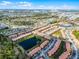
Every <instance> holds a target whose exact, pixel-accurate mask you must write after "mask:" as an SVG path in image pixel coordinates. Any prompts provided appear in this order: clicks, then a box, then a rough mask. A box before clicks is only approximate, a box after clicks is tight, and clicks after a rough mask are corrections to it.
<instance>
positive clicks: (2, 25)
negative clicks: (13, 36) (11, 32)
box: [0, 23, 8, 29]
mask: <svg viewBox="0 0 79 59" xmlns="http://www.w3.org/2000/svg"><path fill="white" fill-rule="evenodd" d="M6 28H8V26H7V25H6V24H4V23H1V24H0V29H6Z"/></svg>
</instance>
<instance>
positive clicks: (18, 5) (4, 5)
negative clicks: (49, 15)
mask: <svg viewBox="0 0 79 59" xmlns="http://www.w3.org/2000/svg"><path fill="white" fill-rule="evenodd" d="M0 9H79V8H78V7H77V6H72V5H67V4H63V5H59V6H56V5H47V6H46V5H39V4H38V5H36V4H34V3H31V2H25V1H21V2H10V1H2V2H0Z"/></svg>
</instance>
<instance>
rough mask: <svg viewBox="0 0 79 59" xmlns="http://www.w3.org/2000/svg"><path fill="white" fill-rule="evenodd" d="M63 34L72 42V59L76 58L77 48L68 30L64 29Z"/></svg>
mask: <svg viewBox="0 0 79 59" xmlns="http://www.w3.org/2000/svg"><path fill="white" fill-rule="evenodd" d="M65 35H66V38H67V39H68V41H70V42H71V43H72V47H73V48H74V51H75V56H74V57H73V59H78V50H77V48H76V46H75V43H74V42H73V41H72V38H71V36H70V31H69V30H67V29H66V31H65ZM74 51H73V52H74Z"/></svg>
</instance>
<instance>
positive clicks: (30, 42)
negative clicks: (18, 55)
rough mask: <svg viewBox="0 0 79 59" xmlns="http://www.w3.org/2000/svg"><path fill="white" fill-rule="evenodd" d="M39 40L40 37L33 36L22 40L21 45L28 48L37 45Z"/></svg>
mask: <svg viewBox="0 0 79 59" xmlns="http://www.w3.org/2000/svg"><path fill="white" fill-rule="evenodd" d="M39 42H40V40H39V39H37V38H36V37H32V38H29V39H26V40H24V41H22V42H20V43H19V45H20V46H22V47H23V48H24V49H25V50H28V49H30V48H32V47H34V46H35V45H37V44H38V43H39Z"/></svg>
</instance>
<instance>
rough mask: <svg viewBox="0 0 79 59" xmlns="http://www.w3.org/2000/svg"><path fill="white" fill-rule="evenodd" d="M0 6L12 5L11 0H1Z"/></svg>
mask: <svg viewBox="0 0 79 59" xmlns="http://www.w3.org/2000/svg"><path fill="white" fill-rule="evenodd" d="M0 5H1V6H9V5H12V2H9V1H2V2H1V3H0Z"/></svg>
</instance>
